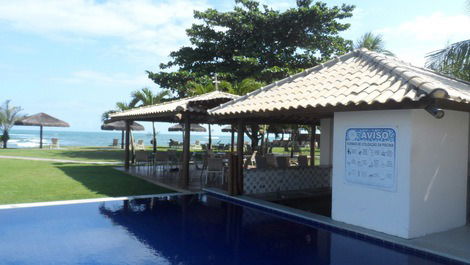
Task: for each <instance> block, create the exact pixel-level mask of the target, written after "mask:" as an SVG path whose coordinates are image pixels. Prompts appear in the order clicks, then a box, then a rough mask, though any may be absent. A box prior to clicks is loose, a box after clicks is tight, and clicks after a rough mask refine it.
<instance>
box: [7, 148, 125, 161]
mask: <svg viewBox="0 0 470 265" xmlns="http://www.w3.org/2000/svg"><path fill="white" fill-rule="evenodd" d="M0 155H5V156H27V157H40V158H53V159H67V160H77V161H102V162H121V161H122V160H123V157H124V151H123V150H121V149H109V148H100V147H67V148H63V149H52V150H50V149H37V148H34V149H0Z"/></svg>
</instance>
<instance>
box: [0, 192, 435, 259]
mask: <svg viewBox="0 0 470 265" xmlns="http://www.w3.org/2000/svg"><path fill="white" fill-rule="evenodd" d="M0 264H28V265H29V264H31V265H32V264H34V265H39V264H61V265H65V264H136V265H138V264H178V265H182V264H186V265H192V264H201V265H210V264H227V265H242V264H245V265H250V264H256V265H263V264H270V265H273V264H283V265H296V264H299V265H300V264H301V265H304V264H312V265H313V264H316V265H322V264H338V265H339V264H341V265H342V264H361V265H367V264H374V265H377V264H385V265H387V264H390V265H392V264H393V265H400V264H432V265H434V264H444V263H439V262H436V261H431V260H427V259H425V258H423V257H419V256H414V255H411V254H407V253H405V252H399V251H396V250H392V249H389V248H386V247H384V246H379V245H375V244H373V243H371V242H368V241H364V240H359V239H354V238H351V237H348V236H345V235H342V234H337V233H333V232H330V231H327V230H324V229H320V228H316V227H313V226H309V225H305V224H301V223H297V222H294V221H291V220H288V219H285V218H281V217H277V216H275V215H271V214H268V213H266V212H263V211H261V210H257V209H252V208H249V207H245V206H239V205H236V204H233V203H231V202H226V201H223V200H221V199H217V198H215V197H212V196H209V195H181V196H171V197H159V198H149V199H135V200H131V201H127V200H125V201H108V202H100V203H84V204H74V205H61V206H45V207H32V208H21V209H8V210H0Z"/></svg>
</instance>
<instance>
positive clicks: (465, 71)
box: [425, 40, 470, 81]
mask: <svg viewBox="0 0 470 265" xmlns="http://www.w3.org/2000/svg"><path fill="white" fill-rule="evenodd" d="M425 67H427V68H429V69H432V70H434V71H438V72H440V73H443V74H447V75H450V76H453V77H456V78H460V79H462V80H466V81H470V40H464V41H460V42H457V43H453V44H451V45H449V46H448V47H446V48H444V49H441V50H437V51H433V52H430V53H429V54H427V55H426V63H425Z"/></svg>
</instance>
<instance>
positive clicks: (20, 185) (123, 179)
mask: <svg viewBox="0 0 470 265" xmlns="http://www.w3.org/2000/svg"><path fill="white" fill-rule="evenodd" d="M0 169H1V170H0V191H1V192H0V204H11V203H26V202H43V201H56V200H74V199H87V198H100V197H116V196H131V195H147V194H157V193H168V192H174V191H172V190H169V189H166V188H163V187H159V186H157V185H154V184H152V183H149V182H146V181H144V180H142V179H139V178H136V177H133V176H131V175H128V174H125V173H123V172H121V171H118V170H116V169H113V168H112V166H102V165H82V164H67V163H54V162H44V161H25V160H15V159H0Z"/></svg>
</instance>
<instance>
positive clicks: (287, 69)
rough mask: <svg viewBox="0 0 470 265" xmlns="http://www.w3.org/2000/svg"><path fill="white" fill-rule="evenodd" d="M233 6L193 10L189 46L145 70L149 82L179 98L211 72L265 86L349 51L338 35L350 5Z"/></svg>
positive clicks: (241, 0)
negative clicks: (280, 8) (283, 8)
mask: <svg viewBox="0 0 470 265" xmlns="http://www.w3.org/2000/svg"><path fill="white" fill-rule="evenodd" d="M235 3H236V5H235V7H234V9H233V10H232V11H228V12H221V11H217V10H215V9H207V10H205V11H195V13H194V17H195V18H196V19H197V20H198V21H199V23H196V24H193V25H192V27H191V28H189V29H188V30H187V34H188V36H189V39H190V42H191V45H190V46H187V47H182V48H180V49H179V50H177V51H174V52H172V53H171V54H170V57H171V60H170V61H169V62H167V63H164V64H161V65H160V67H161V68H162V70H163V71H161V72H156V73H153V72H148V76H149V78H150V79H152V80H153V81H154V82H155V83H157V84H158V85H159V86H160V87H162V88H164V89H170V90H171V91H172V92H173V93H175V94H177V95H178V96H179V97H184V96H186V95H188V94H189V93H188V89H187V84H188V83H189V82H190V81H193V82H196V83H201V79H204V78H206V77H207V76H211V75H212V74H214V73H216V72H217V73H219V76H220V77H221V79H223V80H226V81H228V82H229V83H231V84H234V83H239V82H243V80H244V79H246V78H252V79H254V80H257V81H261V82H265V83H271V82H273V81H275V80H278V79H281V78H283V77H286V76H287V75H290V74H293V73H297V72H299V71H302V70H304V69H305V68H309V67H312V66H315V65H317V64H318V63H321V62H323V61H325V60H328V59H330V58H331V57H332V56H334V55H339V54H342V53H345V52H347V51H349V50H350V49H351V48H352V43H351V41H348V40H344V39H343V38H341V37H339V35H338V34H339V32H341V31H344V30H346V29H348V28H349V26H350V25H349V24H347V23H341V22H340V20H342V19H345V18H348V17H351V16H352V11H353V9H354V6H351V5H342V6H341V7H338V6H334V7H331V8H329V7H327V5H326V4H325V3H321V2H317V3H313V2H312V0H297V6H296V7H295V8H290V9H288V10H286V11H283V12H281V11H277V10H273V9H272V8H269V7H268V6H266V5H263V6H260V4H259V3H258V2H257V1H254V0H236V1H235ZM174 68H177V70H176V71H174V72H168V70H171V69H174Z"/></svg>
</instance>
